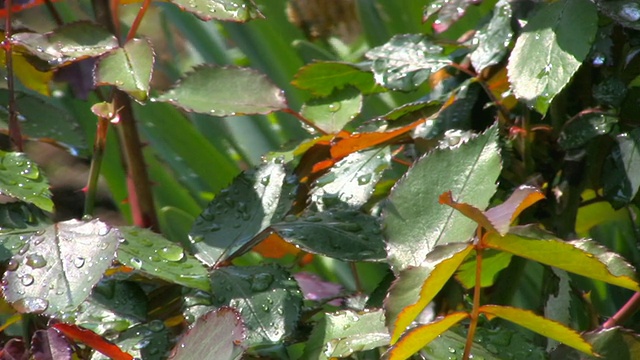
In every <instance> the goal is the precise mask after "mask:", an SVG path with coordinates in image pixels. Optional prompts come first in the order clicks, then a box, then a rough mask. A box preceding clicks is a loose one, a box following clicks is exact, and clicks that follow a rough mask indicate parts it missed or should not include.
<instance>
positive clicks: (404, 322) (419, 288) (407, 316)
mask: <svg viewBox="0 0 640 360" xmlns="http://www.w3.org/2000/svg"><path fill="white" fill-rule="evenodd" d="M471 250H473V245H471V244H464V243H451V244H446V245H442V246H437V247H435V248H434V249H433V251H432V252H430V253H429V255H427V258H426V259H425V261H424V262H423V263H422V265H421V266H419V267H410V268H407V269H405V270H403V271H401V272H400V274H399V275H398V278H397V279H396V280H395V281H394V282H393V285H391V288H390V289H389V295H388V296H387V298H386V299H385V301H384V308H385V310H386V317H387V320H386V321H387V327H388V328H389V332H390V333H391V344H393V343H395V342H396V341H398V339H399V338H400V335H401V334H402V333H403V332H404V331H405V330H406V329H407V326H409V325H410V324H411V323H412V322H413V321H414V320H415V319H416V317H418V315H420V313H421V312H422V310H424V308H425V307H426V306H427V305H428V304H429V303H430V302H431V300H433V298H434V297H435V296H436V295H437V294H438V292H439V291H440V289H442V287H443V286H444V284H445V283H446V282H447V281H448V280H449V278H450V277H451V276H452V275H453V273H454V272H455V271H456V270H457V269H458V267H459V266H460V264H461V263H462V262H463V261H464V259H465V258H466V257H467V256H468V255H469V253H470V252H471Z"/></svg>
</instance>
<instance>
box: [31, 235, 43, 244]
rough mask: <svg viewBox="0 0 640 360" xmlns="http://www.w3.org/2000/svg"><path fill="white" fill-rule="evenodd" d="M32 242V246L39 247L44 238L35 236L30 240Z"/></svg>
mask: <svg viewBox="0 0 640 360" xmlns="http://www.w3.org/2000/svg"><path fill="white" fill-rule="evenodd" d="M32 239H33V240H32V241H33V245H40V244H42V242H44V236H36V237H34V238H32Z"/></svg>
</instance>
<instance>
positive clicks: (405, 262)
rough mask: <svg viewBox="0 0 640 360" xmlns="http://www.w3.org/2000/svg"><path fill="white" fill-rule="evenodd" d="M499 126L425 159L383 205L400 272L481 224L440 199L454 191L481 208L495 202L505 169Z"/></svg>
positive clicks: (394, 260)
mask: <svg viewBox="0 0 640 360" xmlns="http://www.w3.org/2000/svg"><path fill="white" fill-rule="evenodd" d="M500 170H501V164H500V153H499V150H498V144H497V127H496V126H493V127H491V128H490V129H489V130H487V131H486V132H485V133H484V134H482V135H480V136H478V137H476V138H474V139H472V140H469V141H468V142H467V143H464V144H461V145H459V146H458V147H455V148H451V149H446V150H436V151H434V152H432V153H429V154H427V155H426V156H424V157H422V158H420V159H419V160H418V161H416V163H415V164H414V165H413V167H412V168H411V169H409V171H408V172H407V173H406V175H405V176H404V177H403V178H402V179H401V180H400V181H398V183H397V184H396V185H395V187H394V188H393V189H392V191H391V194H390V195H389V201H388V203H387V204H386V206H385V208H384V210H383V219H384V227H385V233H386V238H387V241H388V244H387V247H388V254H389V255H388V259H389V263H390V264H391V266H392V268H393V269H394V271H396V272H397V271H400V270H402V269H404V268H406V267H408V266H418V265H420V264H421V263H422V261H423V260H424V259H425V257H426V255H427V254H428V253H429V252H430V251H431V250H432V249H433V248H434V247H435V246H436V245H438V244H446V243H449V242H461V241H467V240H469V239H470V238H471V236H472V235H473V232H474V230H475V229H476V227H477V224H476V223H474V222H473V221H471V220H469V219H467V218H466V217H465V216H464V215H462V214H460V213H458V212H457V211H456V210H454V209H453V208H450V207H447V206H442V205H440V204H438V197H439V196H440V194H442V193H443V192H445V191H449V190H451V191H452V192H453V193H455V194H456V197H457V198H458V199H459V200H460V201H465V202H467V203H469V204H472V205H473V206H475V207H477V208H478V209H481V210H482V209H484V208H486V207H487V205H488V204H489V200H490V199H491V197H492V196H493V193H494V192H495V189H496V184H495V181H496V179H497V178H498V175H499V174H500Z"/></svg>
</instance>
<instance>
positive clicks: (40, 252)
mask: <svg viewBox="0 0 640 360" xmlns="http://www.w3.org/2000/svg"><path fill="white" fill-rule="evenodd" d="M119 237H120V235H119V233H118V231H117V230H114V229H111V227H109V226H108V225H106V224H104V223H102V222H100V221H98V220H92V221H89V222H80V221H77V220H69V221H65V222H60V223H57V224H54V225H52V226H50V227H47V228H46V229H44V230H41V231H38V232H35V233H33V234H32V235H31V237H30V238H29V240H28V242H27V243H26V244H25V245H24V246H23V247H22V249H20V251H19V252H18V254H17V255H15V256H14V257H13V258H12V259H11V260H10V266H8V269H7V270H8V271H7V272H6V273H5V274H4V276H3V292H4V297H5V299H6V300H7V301H8V302H10V303H11V304H12V305H13V306H14V308H16V309H17V310H18V311H19V312H21V313H38V314H39V313H45V314H47V315H50V316H54V315H56V314H58V313H59V312H63V311H71V310H74V309H75V308H76V307H77V306H78V305H80V303H82V302H83V301H84V300H85V299H86V298H87V297H88V296H89V294H90V292H91V289H92V288H93V286H94V285H95V284H96V283H97V282H98V281H99V280H100V278H101V277H102V274H103V273H104V272H105V270H106V269H107V268H108V267H109V266H110V265H111V260H112V259H113V257H114V254H115V252H116V248H117V246H118V244H119Z"/></svg>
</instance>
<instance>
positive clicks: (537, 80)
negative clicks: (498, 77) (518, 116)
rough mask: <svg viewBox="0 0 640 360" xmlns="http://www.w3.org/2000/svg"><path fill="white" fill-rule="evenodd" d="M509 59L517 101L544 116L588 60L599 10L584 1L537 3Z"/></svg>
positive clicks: (510, 75) (596, 27)
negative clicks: (554, 99) (520, 100)
mask: <svg viewBox="0 0 640 360" xmlns="http://www.w3.org/2000/svg"><path fill="white" fill-rule="evenodd" d="M540 5H541V8H540V9H539V11H537V12H536V13H534V15H533V16H532V17H531V18H530V19H529V21H528V23H527V25H526V26H525V27H524V29H523V30H522V34H521V35H520V36H519V37H518V40H517V41H516V46H515V47H514V49H513V51H512V53H511V56H510V57H509V65H508V69H509V80H510V81H511V85H512V86H513V90H514V92H515V94H516V96H517V97H518V98H521V99H523V100H525V101H527V102H528V103H529V104H530V105H531V106H533V107H534V108H535V109H536V110H537V111H538V112H540V113H542V114H545V113H546V112H547V109H548V107H549V104H550V103H551V101H552V100H553V98H554V97H555V96H556V95H557V94H558V93H559V92H560V91H561V90H562V89H563V88H564V87H565V86H566V85H567V84H568V83H569V81H570V80H571V77H572V76H573V74H574V73H575V72H576V71H577V70H578V68H579V67H580V65H581V64H582V62H583V61H584V59H585V58H586V57H587V54H588V53H589V50H590V48H591V45H592V44H593V42H594V40H595V35H596V32H597V30H598V11H597V9H596V7H595V5H594V4H593V3H592V2H590V1H587V0H567V1H556V2H551V3H542V4H540Z"/></svg>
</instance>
